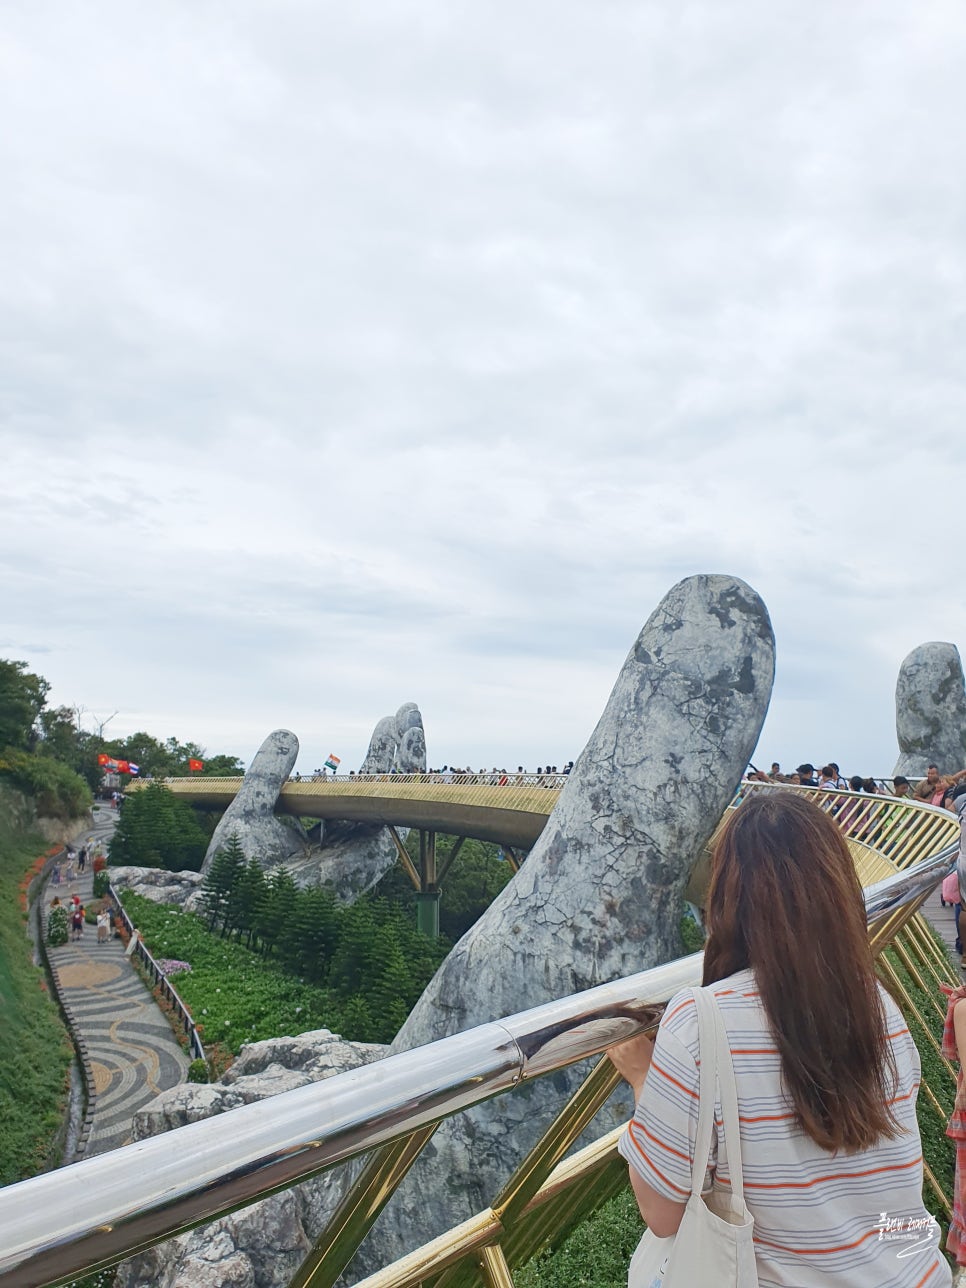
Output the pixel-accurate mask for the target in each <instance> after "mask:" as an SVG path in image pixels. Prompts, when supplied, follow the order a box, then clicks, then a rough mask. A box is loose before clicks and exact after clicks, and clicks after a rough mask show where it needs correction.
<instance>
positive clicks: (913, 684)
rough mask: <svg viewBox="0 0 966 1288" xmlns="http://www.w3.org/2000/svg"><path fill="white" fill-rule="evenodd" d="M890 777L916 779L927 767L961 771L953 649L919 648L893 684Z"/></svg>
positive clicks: (962, 716)
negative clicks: (894, 754) (895, 751)
mask: <svg viewBox="0 0 966 1288" xmlns="http://www.w3.org/2000/svg"><path fill="white" fill-rule="evenodd" d="M896 738H897V740H898V743H899V759H898V760H897V761H896V767H895V769H894V770H893V773H894V774H905V775H908V776H910V777H913V778H922V777H924V776H925V773H926V770H927V768H928V767H929V765H931V764H935V765H938V766H939V771H940V773H943V774H951V773H955V772H956V771H957V770H960V769H962V768H963V767H964V766H966V684H964V679H963V663H962V660H961V658H960V656H959V649H958V648H957V647H956V645H955V644H946V643H941V642H938V641H936V642H933V643H930V644H920V645H919V647H918V648H914V649H913V650H912V652H911V653H910V654H909V656H908V657H906V658H905V659H904V660H903V663H902V665H901V667H900V668H899V678H898V680H897V681H896Z"/></svg>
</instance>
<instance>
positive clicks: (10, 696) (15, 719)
mask: <svg viewBox="0 0 966 1288" xmlns="http://www.w3.org/2000/svg"><path fill="white" fill-rule="evenodd" d="M49 692H50V685H49V684H48V683H47V681H46V680H45V679H44V678H43V676H42V675H34V674H33V672H32V671H28V670H27V663H26V662H11V661H7V660H6V659H3V658H0V749H2V748H4V747H13V748H15V749H16V750H18V751H33V749H34V746H35V745H36V742H37V738H38V736H39V731H38V728H37V726H38V722H39V720H40V713H41V711H43V709H44V707H45V705H46V703H47V694H48V693H49Z"/></svg>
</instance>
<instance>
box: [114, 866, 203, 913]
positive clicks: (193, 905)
mask: <svg viewBox="0 0 966 1288" xmlns="http://www.w3.org/2000/svg"><path fill="white" fill-rule="evenodd" d="M108 875H109V876H110V878H111V885H112V886H113V887H114V889H115V890H117V891H119V892H120V891H121V890H133V891H134V893H135V894H139V895H141V897H142V898H144V899H150V900H151V902H152V903H167V904H172V905H174V907H176V908H183V909H184V910H185V912H197V911H199V909H200V907H201V883H202V882H203V881H204V876H203V875H202V874H201V873H200V872H167V871H165V870H164V869H163V868H111V869H109V872H108Z"/></svg>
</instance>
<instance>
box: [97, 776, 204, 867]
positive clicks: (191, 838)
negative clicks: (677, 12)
mask: <svg viewBox="0 0 966 1288" xmlns="http://www.w3.org/2000/svg"><path fill="white" fill-rule="evenodd" d="M207 848H208V836H207V834H206V833H205V831H204V830H203V829H202V828H201V827H200V826H199V823H198V820H197V818H196V817H195V814H194V811H193V810H192V809H191V807H190V805H186V804H185V802H184V801H181V800H178V798H177V797H176V796H174V795H173V794H172V793H171V792H170V791H168V789H167V788H166V787H164V786H163V785H162V784H161V783H148V784H147V786H145V787H143V788H142V789H141V790H140V791H138V792H134V793H132V794H131V795H130V796H129V797H127V798H126V800H125V802H124V808H123V810H122V811H121V817H120V818H119V819H118V823H117V827H116V828H115V830H114V835H113V836H112V837H111V840H110V843H109V846H108V854H109V856H110V860H111V863H112V864H113V865H114V866H115V867H121V866H125V865H129V866H133V867H145V868H167V869H168V871H169V872H183V871H185V870H187V871H191V872H198V871H200V869H201V865H202V863H203V862H204V858H205V851H206V850H207Z"/></svg>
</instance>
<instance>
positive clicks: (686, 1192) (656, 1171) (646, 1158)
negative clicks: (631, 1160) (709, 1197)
mask: <svg viewBox="0 0 966 1288" xmlns="http://www.w3.org/2000/svg"><path fill="white" fill-rule="evenodd" d="M628 1125H629V1126H633V1125H634V1124H628ZM627 1138H628V1140H629V1141H630V1142H631V1144H632V1145H633V1146H634V1149H635V1150H636V1151H637V1153H638V1154H640V1156H641V1158H643V1160H644V1162H645V1163H646V1164H647V1165H648V1167H649V1168H650V1169H651V1171H652V1172H653V1173H654V1175H655V1176H659V1177H660V1178H661V1180H662V1181H663V1182H664V1184H665V1185H668V1186H670V1188H671V1189H672V1190H677V1192H678V1194H683V1195H684V1196H685V1198H687V1196H688V1195H689V1194H690V1193H691V1191H690V1190H682V1189H681V1187H680V1185H676V1184H675V1183H674V1181H672V1180H671V1178H670V1176H665V1175H664V1173H663V1172H662V1171H661V1169H660V1168H659V1167H656V1166H655V1164H654V1160H653V1159H652V1158H651V1157H650V1155H649V1154H645V1153H644V1151H643V1149H641V1147H640V1144H639V1143H638V1142H637V1141H636V1140H635V1139H634V1133H633V1131H629V1132H628V1133H627Z"/></svg>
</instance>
